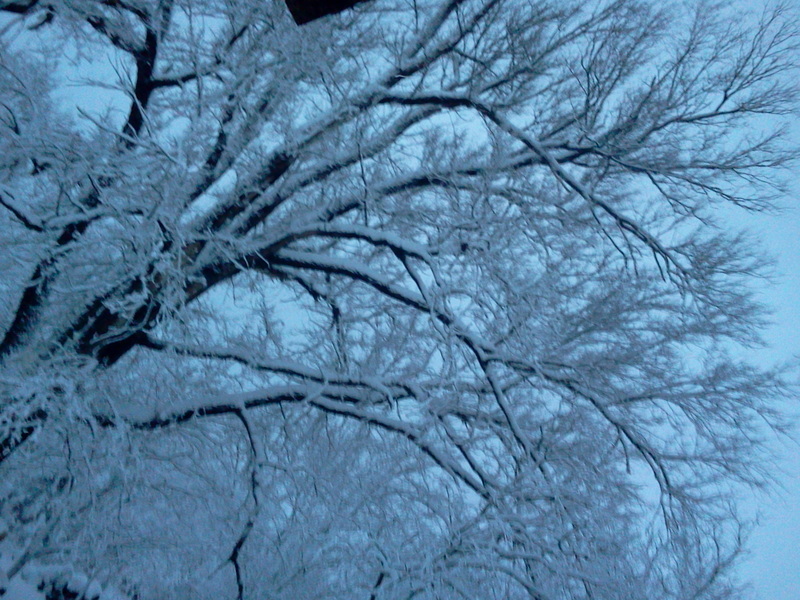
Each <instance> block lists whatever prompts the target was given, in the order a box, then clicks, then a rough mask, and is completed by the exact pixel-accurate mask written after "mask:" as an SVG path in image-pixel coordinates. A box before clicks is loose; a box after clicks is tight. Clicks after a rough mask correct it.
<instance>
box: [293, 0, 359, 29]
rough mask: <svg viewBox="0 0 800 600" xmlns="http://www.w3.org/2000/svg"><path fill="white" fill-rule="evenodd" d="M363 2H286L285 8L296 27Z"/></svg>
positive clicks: (320, 0)
mask: <svg viewBox="0 0 800 600" xmlns="http://www.w3.org/2000/svg"><path fill="white" fill-rule="evenodd" d="M359 2H364V0H286V6H287V7H288V8H289V12H290V13H292V18H293V19H294V22H295V23H297V24H298V25H304V24H306V23H310V22H311V21H314V20H316V19H319V18H321V17H324V16H327V15H333V14H336V13H339V12H342V11H343V10H347V9H348V8H350V7H351V6H355V5H356V4H358V3H359Z"/></svg>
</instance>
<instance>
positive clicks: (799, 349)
mask: <svg viewBox="0 0 800 600" xmlns="http://www.w3.org/2000/svg"><path fill="white" fill-rule="evenodd" d="M87 75H89V74H87ZM90 76H94V74H90ZM88 91H89V90H88V88H86V87H85V86H80V85H76V86H75V87H73V88H71V89H70V90H68V91H65V96H64V97H63V98H62V100H63V101H64V102H68V101H72V102H74V103H75V104H78V105H80V106H82V107H83V108H86V109H88V112H90V113H97V112H102V110H101V107H106V106H109V105H113V103H114V99H113V97H114V95H115V92H109V91H105V92H102V91H100V90H97V89H93V90H91V93H90V94H89V93H87V92H88ZM794 141H795V142H796V143H797V145H798V146H800V126H798V127H796V128H795V135H794ZM795 173H796V177H795V179H797V180H800V167H798V168H796V169H795ZM782 207H783V210H782V212H780V213H779V214H752V213H747V212H745V211H743V210H730V211H726V215H725V218H726V219H727V222H728V223H730V226H731V227H735V228H745V229H748V230H749V231H750V232H751V233H752V234H753V235H754V236H755V237H756V238H758V239H759V240H760V241H761V243H762V244H763V245H764V247H765V249H766V250H767V252H768V253H769V254H771V255H772V256H773V257H774V258H775V259H776V269H775V271H776V278H775V281H774V283H773V284H771V285H769V286H766V285H765V286H764V287H763V288H762V289H761V293H762V295H763V300H764V301H765V302H766V303H767V304H768V305H769V306H770V307H772V308H773V310H774V311H775V312H774V315H773V325H772V326H771V327H770V328H769V329H768V330H767V331H766V332H765V338H766V341H767V343H768V347H767V348H765V349H763V350H759V351H757V353H756V354H754V357H755V358H756V360H757V361H759V362H763V364H764V365H768V364H772V363H774V362H781V361H786V360H791V359H793V358H795V359H797V360H798V361H799V362H800V183H797V184H796V185H795V186H794V188H793V189H792V190H791V192H790V193H789V195H788V196H787V197H786V198H784V199H783V201H782ZM751 358H753V357H751ZM785 409H786V410H787V411H788V412H790V413H792V414H795V415H797V416H798V420H800V400H798V399H794V400H792V399H787V401H786V405H785ZM772 445H773V449H774V451H775V453H776V456H777V457H778V459H777V467H776V468H777V469H778V471H777V473H776V479H777V481H778V483H779V484H780V487H776V488H775V489H774V490H772V491H771V492H770V493H769V494H765V493H762V494H758V495H753V496H751V497H750V499H749V502H750V505H751V506H750V508H751V509H753V510H756V511H758V512H759V513H760V515H761V518H760V524H759V525H758V526H757V527H756V528H755V529H754V531H753V532H752V537H751V539H750V542H749V544H748V556H747V558H746V559H745V562H744V563H743V566H742V569H741V576H742V579H744V580H749V581H751V582H752V585H753V590H754V592H755V597H756V598H758V599H759V600H800V427H796V428H795V431H794V433H793V434H792V435H791V436H790V437H786V438H782V439H776V440H774V441H773V443H772Z"/></svg>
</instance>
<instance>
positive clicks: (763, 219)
mask: <svg viewBox="0 0 800 600" xmlns="http://www.w3.org/2000/svg"><path fill="white" fill-rule="evenodd" d="M796 131H800V127H798V128H796ZM794 137H795V140H796V142H797V144H798V145H800V134H798V135H795V136H794ZM783 207H784V210H783V212H781V213H780V214H777V215H766V214H761V215H753V214H749V213H744V212H743V211H732V212H731V214H730V216H729V218H730V221H731V224H732V225H733V226H736V227H743V228H746V229H748V230H749V231H751V232H752V233H753V234H754V235H755V236H756V237H758V238H759V239H760V240H761V243H762V244H763V245H764V247H765V248H766V249H767V251H768V252H769V253H770V254H772V256H773V257H774V258H775V259H776V261H777V265H776V274H777V277H776V281H775V283H774V284H773V285H772V286H768V287H765V288H763V289H762V294H763V298H764V301H765V302H766V303H767V304H768V305H770V306H771V307H772V308H773V310H774V311H775V312H774V314H773V326H772V327H770V329H769V330H768V331H767V332H765V333H766V335H765V337H766V340H767V342H768V344H769V347H768V348H766V349H764V350H763V351H760V352H758V353H757V354H758V358H759V359H760V360H763V361H764V364H770V363H772V362H780V361H783V360H791V359H792V358H796V359H798V360H800V184H797V185H795V186H794V189H793V190H792V192H791V193H790V195H789V197H787V198H786V199H785V200H784V201H783ZM784 408H785V409H786V410H787V411H788V412H790V413H791V414H794V415H797V416H798V417H800V399H794V400H790V399H787V402H786V406H785V407H784ZM792 438H793V439H792ZM792 438H785V439H779V440H775V441H774V442H773V448H774V450H775V452H776V453H777V455H778V456H779V459H778V467H779V469H780V471H779V472H778V473H777V475H776V478H777V480H778V483H779V484H780V487H779V488H776V489H775V490H773V492H772V493H771V494H770V495H768V496H764V495H759V496H757V497H756V498H753V499H752V502H753V505H754V506H755V507H756V508H757V509H758V510H759V511H760V512H761V515H762V516H761V523H760V525H759V526H758V527H757V528H756V529H755V530H754V531H753V534H752V538H751V542H750V556H749V557H748V559H747V560H746V562H745V563H744V565H743V568H742V576H743V578H745V579H750V580H752V582H753V585H754V588H755V592H756V593H757V594H758V597H759V598H760V599H761V600H798V599H800V429H798V427H795V431H794V433H793V435H792Z"/></svg>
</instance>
